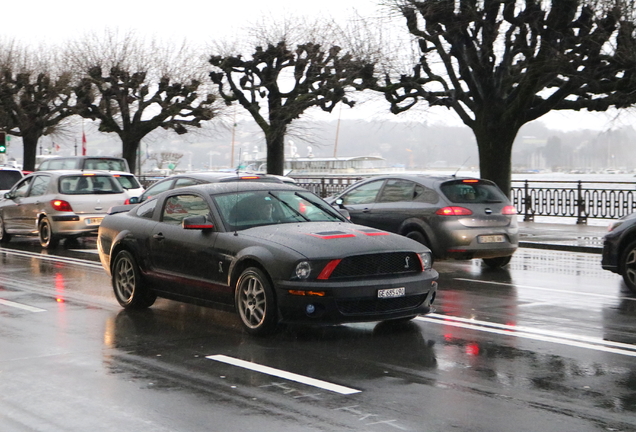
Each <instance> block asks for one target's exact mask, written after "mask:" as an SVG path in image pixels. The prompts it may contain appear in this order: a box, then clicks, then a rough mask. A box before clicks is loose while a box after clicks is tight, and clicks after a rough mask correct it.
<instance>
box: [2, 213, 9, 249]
mask: <svg viewBox="0 0 636 432" xmlns="http://www.w3.org/2000/svg"><path fill="white" fill-rule="evenodd" d="M9 240H11V234H7V231H6V230H5V228H4V220H3V219H2V216H0V243H9Z"/></svg>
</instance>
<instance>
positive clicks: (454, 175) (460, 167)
mask: <svg viewBox="0 0 636 432" xmlns="http://www.w3.org/2000/svg"><path fill="white" fill-rule="evenodd" d="M468 159H470V156H468V157H467V158H466V160H465V161H464V163H462V164H461V165H460V166H459V168H457V171H455V174H453V177H457V173H458V172H459V170H460V169H462V168H463V167H464V165H466V162H468Z"/></svg>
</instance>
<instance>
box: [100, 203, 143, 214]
mask: <svg viewBox="0 0 636 432" xmlns="http://www.w3.org/2000/svg"><path fill="white" fill-rule="evenodd" d="M135 207H137V204H125V205H118V206H113V207H111V208H109V209H108V211H107V212H106V214H109V215H112V214H117V213H126V212H128V211H130V210H132V209H133V208H135Z"/></svg>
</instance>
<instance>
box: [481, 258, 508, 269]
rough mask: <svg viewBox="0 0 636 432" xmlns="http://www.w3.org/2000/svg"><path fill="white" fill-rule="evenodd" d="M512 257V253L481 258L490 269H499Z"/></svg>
mask: <svg viewBox="0 0 636 432" xmlns="http://www.w3.org/2000/svg"><path fill="white" fill-rule="evenodd" d="M511 259H512V255H508V256H503V257H497V258H482V260H483V261H484V264H486V265H487V266H488V267H490V268H491V269H500V268H502V267H504V266H506V265H508V263H509V262H510V260H511Z"/></svg>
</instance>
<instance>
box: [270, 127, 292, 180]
mask: <svg viewBox="0 0 636 432" xmlns="http://www.w3.org/2000/svg"><path fill="white" fill-rule="evenodd" d="M286 131H287V125H273V124H272V125H270V128H269V132H268V133H267V134H265V141H266V142H267V174H275V175H283V172H284V170H285V133H286Z"/></svg>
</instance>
